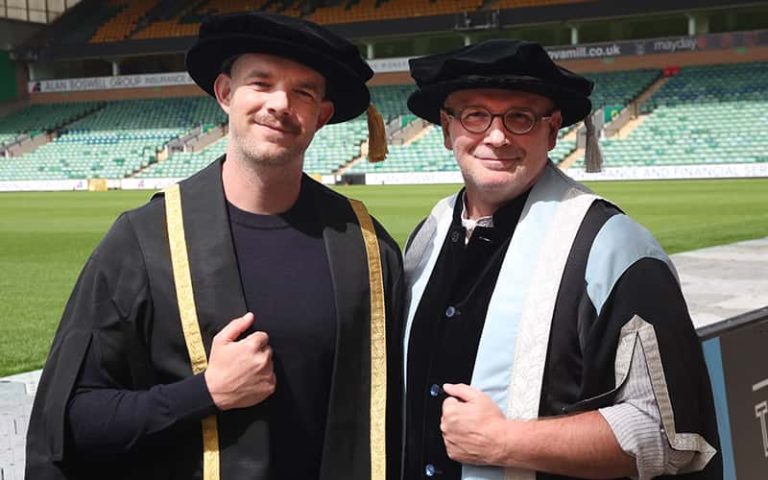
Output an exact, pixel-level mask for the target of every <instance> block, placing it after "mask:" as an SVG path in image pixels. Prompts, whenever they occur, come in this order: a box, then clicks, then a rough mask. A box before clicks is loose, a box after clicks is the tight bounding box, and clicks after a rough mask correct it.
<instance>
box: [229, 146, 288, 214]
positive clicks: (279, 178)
mask: <svg viewBox="0 0 768 480" xmlns="http://www.w3.org/2000/svg"><path fill="white" fill-rule="evenodd" d="M298 163H299V165H300V164H301V162H298ZM221 176H222V182H223V184H224V196H225V197H226V198H227V200H228V201H229V202H230V203H231V204H233V205H234V206H236V207H237V208H239V209H240V210H245V211H246V212H251V213H258V214H261V215H277V214H280V213H283V212H286V211H288V210H289V209H290V208H291V207H292V206H293V204H294V203H296V200H297V199H298V198H299V191H300V190H301V169H297V168H294V167H293V166H292V165H284V166H253V165H249V164H246V162H244V161H242V160H239V159H237V158H231V157H230V155H229V153H228V154H227V160H226V161H225V162H224V165H223V167H222V172H221Z"/></svg>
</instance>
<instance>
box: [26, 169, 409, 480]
mask: <svg viewBox="0 0 768 480" xmlns="http://www.w3.org/2000/svg"><path fill="white" fill-rule="evenodd" d="M222 162H223V160H219V161H217V162H214V163H213V164H211V166H209V167H207V168H206V169H204V170H202V171H201V172H199V173H198V174H196V175H194V176H192V177H190V178H189V179H187V180H185V181H183V182H181V200H182V204H183V212H184V229H185V234H186V240H187V246H188V252H189V261H190V268H191V276H192V284H193V288H194V294H195V302H196V306H197V315H198V319H199V324H200V331H201V334H202V339H203V342H204V344H205V348H206V353H207V354H210V347H211V342H212V339H213V337H214V335H215V334H216V333H217V332H219V331H220V330H221V329H222V328H223V327H224V326H225V325H226V324H227V323H228V322H229V321H230V320H232V319H233V318H235V317H239V316H241V315H243V314H244V313H245V312H246V305H245V300H244V295H243V288H242V285H241V283H240V276H239V273H238V267H237V260H236V258H235V251H234V247H233V242H232V237H231V233H230V227H229V221H228V217H227V210H226V201H225V198H224V193H223V189H222V181H221V164H222ZM304 185H308V186H309V187H305V188H310V189H311V190H310V191H309V192H303V194H304V193H308V194H310V195H311V196H312V197H313V202H314V204H315V205H317V207H318V208H317V211H318V214H319V215H320V216H321V221H322V223H323V224H324V225H325V227H324V233H323V238H324V240H325V245H326V250H327V254H328V259H329V265H330V269H331V277H332V279H333V286H334V291H335V301H336V310H337V339H336V351H335V361H334V362H335V363H334V369H333V376H332V385H331V393H330V402H329V403H330V404H329V406H328V416H327V425H326V432H325V442H324V450H323V455H322V464H321V473H320V478H321V479H324V480H325V479H327V480H331V479H338V478H355V479H364V478H369V477H370V448H369V444H370V442H369V417H370V415H369V404H370V397H369V395H370V294H369V286H368V285H369V281H368V270H367V268H366V253H365V245H364V243H363V240H362V234H361V230H360V227H359V225H358V223H357V220H356V217H355V215H354V213H353V211H352V209H351V207H350V205H349V203H348V201H347V200H346V199H345V198H344V197H343V196H341V195H339V194H337V193H335V192H333V191H332V190H330V189H328V188H326V187H324V186H322V185H320V184H318V183H316V182H304ZM376 228H377V234H378V238H379V249H380V252H381V260H382V265H383V282H384V290H385V303H386V305H385V306H386V313H387V331H386V334H387V346H388V350H389V351H388V355H387V371H388V372H387V373H388V378H387V379H388V382H387V384H388V398H387V408H388V414H387V437H388V438H387V447H388V448H387V451H388V454H387V466H388V468H387V472H388V475H387V476H388V477H389V478H398V476H399V462H400V460H399V451H400V433H399V432H400V430H401V428H400V418H401V415H400V412H399V408H400V402H399V400H400V397H401V395H402V389H401V381H402V379H401V375H400V372H401V371H402V367H401V351H400V349H401V347H400V345H401V326H400V324H401V322H400V317H401V306H402V301H401V298H402V297H401V289H402V286H401V273H402V266H401V258H400V252H399V248H398V246H397V244H396V243H395V242H394V241H393V240H392V239H391V238H390V237H389V235H388V234H387V233H386V232H385V231H384V230H383V229H382V228H381V227H380V226H379V225H378V224H376ZM297 300H298V299H297ZM95 343H98V347H99V349H100V350H101V352H102V361H101V367H102V368H104V369H105V370H106V371H107V372H108V373H109V375H110V376H111V377H112V378H115V379H118V381H119V383H120V386H121V387H122V388H124V389H128V390H144V389H147V388H149V387H150V386H152V385H157V384H168V383H173V382H176V381H179V380H181V379H183V378H186V377H188V376H190V375H192V371H191V367H190V363H189V356H188V353H187V348H186V344H185V342H184V337H183V334H182V329H181V324H180V320H179V311H178V306H177V303H176V292H175V289H174V282H173V272H172V267H171V260H170V249H169V245H168V233H167V227H166V216H165V201H164V197H163V196H162V195H157V196H155V198H153V199H152V201H150V202H149V203H148V204H146V205H144V206H143V207H140V208H138V209H136V210H133V211H130V212H127V213H125V214H123V215H121V216H120V218H118V219H117V221H116V222H115V224H114V225H113V226H112V228H111V230H110V231H109V232H108V233H107V235H106V236H105V238H104V239H103V240H102V242H101V244H100V245H99V246H98V247H97V248H96V250H95V251H94V253H93V254H92V256H91V257H90V258H89V260H88V262H87V264H86V266H85V268H84V269H83V272H82V273H81V275H80V278H79V279H78V281H77V284H76V286H75V289H74V291H73V293H72V296H71V298H70V299H69V302H68V304H67V306H66V309H65V311H64V314H63V317H62V320H61V324H60V326H59V329H58V331H57V333H56V336H55V338H54V341H53V345H52V347H51V351H50V354H49V357H48V360H47V362H46V365H45V368H44V370H43V375H42V378H41V381H40V385H39V388H38V392H37V397H36V398H35V403H34V407H33V411H32V417H31V419H30V426H29V433H28V439H27V468H26V478H28V479H30V480H32V479H34V480H48V479H64V478H111V479H118V478H120V479H123V478H124V479H139V478H140V479H142V480H149V479H155V478H158V479H159V478H163V479H171V478H173V479H176V478H178V479H193V478H201V475H202V474H201V469H202V434H201V426H200V422H199V421H194V422H189V423H188V424H184V425H179V426H178V427H176V428H175V429H174V430H173V431H172V432H170V433H169V434H168V435H167V436H166V438H163V439H161V441H160V442H159V443H158V442H156V444H155V445H154V446H153V447H152V448H145V449H143V450H141V449H140V450H138V451H137V452H136V453H135V454H133V455H131V457H130V458H125V459H122V460H116V461H110V462H106V463H94V462H91V461H86V460H83V459H81V458H77V455H76V453H75V452H73V451H72V449H71V448H69V446H68V441H67V426H66V418H67V416H66V407H67V402H68V399H69V397H70V395H71V393H72V391H73V386H74V384H75V381H76V378H77V375H78V371H79V369H80V366H81V365H82V362H83V359H84V355H85V353H86V352H87V350H88V348H89V345H90V344H95ZM217 417H218V426H219V443H220V450H221V453H220V455H221V457H220V458H221V462H220V465H221V478H222V480H231V479H242V478H249V479H267V478H270V475H271V474H270V466H269V458H270V450H269V449H270V445H269V431H268V429H269V423H268V421H267V418H266V417H265V415H264V413H263V409H259V408H247V409H238V410H230V411H226V412H220V413H218V415H217ZM297 461H301V459H297Z"/></svg>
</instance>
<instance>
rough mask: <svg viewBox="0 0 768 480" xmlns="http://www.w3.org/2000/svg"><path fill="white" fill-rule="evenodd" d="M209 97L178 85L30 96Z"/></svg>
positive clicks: (40, 99) (41, 99)
mask: <svg viewBox="0 0 768 480" xmlns="http://www.w3.org/2000/svg"><path fill="white" fill-rule="evenodd" d="M203 95H207V94H206V93H205V92H204V91H202V90H201V89H200V88H199V87H198V86H197V85H176V86H166V87H151V88H125V89H120V90H89V91H81V92H50V93H34V94H32V95H30V103H32V104H46V103H66V102H94V101H114V100H139V99H144V98H171V97H196V96H203Z"/></svg>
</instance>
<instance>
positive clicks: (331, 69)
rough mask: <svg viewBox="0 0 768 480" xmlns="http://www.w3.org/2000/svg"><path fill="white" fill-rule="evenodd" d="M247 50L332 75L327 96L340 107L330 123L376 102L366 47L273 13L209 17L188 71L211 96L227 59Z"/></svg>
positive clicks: (328, 77)
mask: <svg viewBox="0 0 768 480" xmlns="http://www.w3.org/2000/svg"><path fill="white" fill-rule="evenodd" d="M244 53H266V54H271V55H275V56H279V57H284V58H289V59H292V60H295V61H297V62H299V63H301V64H304V65H307V66H308V67H310V68H312V69H314V70H316V71H318V72H319V73H320V74H322V75H323V76H324V77H325V79H326V98H328V99H329V100H330V101H331V102H333V104H334V107H335V112H334V114H333V117H331V119H330V121H329V123H339V122H344V121H347V120H351V119H353V118H355V117H357V116H358V115H360V114H361V113H363V112H364V111H365V110H366V109H367V108H368V104H369V103H370V94H369V92H368V88H367V87H366V85H365V82H366V81H368V80H369V79H370V78H371V77H372V76H373V70H371V68H370V67H369V66H368V64H367V63H366V62H365V60H363V59H362V57H361V56H360V51H359V50H358V49H357V47H355V45H353V44H352V43H350V42H349V41H347V40H345V39H344V38H342V37H339V36H338V35H336V34H334V33H332V32H331V31H329V30H327V29H325V28H323V27H321V26H319V25H317V24H315V23H312V22H309V21H307V20H303V19H300V18H293V17H286V16H283V15H278V14H275V13H268V12H248V13H234V14H229V15H218V16H212V17H208V18H206V19H204V20H203V22H202V24H201V25H200V34H199V37H198V40H197V42H196V43H195V44H194V45H193V46H192V48H190V50H189V51H188V52H187V59H186V63H187V70H188V71H189V74H190V76H191V77H192V79H193V80H194V81H195V83H197V84H198V85H199V86H200V88H202V89H203V90H205V91H206V92H207V93H208V94H209V95H211V96H215V94H214V92H213V83H214V81H215V80H216V77H217V76H218V75H219V73H221V67H222V65H223V64H224V61H225V60H228V59H230V58H231V57H233V56H236V55H241V54H244Z"/></svg>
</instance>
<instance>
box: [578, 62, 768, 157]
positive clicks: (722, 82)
mask: <svg viewBox="0 0 768 480" xmlns="http://www.w3.org/2000/svg"><path fill="white" fill-rule="evenodd" d="M765 78H768V63H765V62H761V63H748V64H739V65H717V66H706V67H688V68H683V69H682V70H681V71H680V73H679V74H678V75H676V76H675V77H673V78H671V79H670V80H669V81H668V82H667V83H666V84H665V85H664V86H663V87H662V88H661V89H660V90H659V91H658V92H656V93H655V94H654V95H653V96H652V97H651V98H650V99H649V100H648V101H647V102H646V103H645V104H644V105H643V106H642V109H641V110H642V111H643V112H645V113H646V114H647V117H646V119H645V121H644V122H643V123H642V124H641V125H640V126H639V127H638V128H637V129H635V130H634V131H633V132H632V133H631V134H630V135H629V137H628V138H626V139H624V140H619V139H603V140H601V146H602V149H603V157H604V160H605V166H608V167H610V166H614V167H623V166H659V165H697V164H723V163H756V162H768V153H766V152H768V138H766V136H765V125H768V111H767V110H766V108H767V107H768V85H766V82H765ZM582 165H583V159H580V160H578V161H577V162H576V163H575V164H574V166H576V167H580V166H582Z"/></svg>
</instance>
